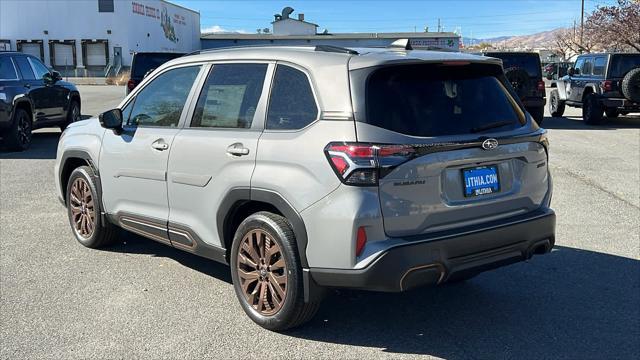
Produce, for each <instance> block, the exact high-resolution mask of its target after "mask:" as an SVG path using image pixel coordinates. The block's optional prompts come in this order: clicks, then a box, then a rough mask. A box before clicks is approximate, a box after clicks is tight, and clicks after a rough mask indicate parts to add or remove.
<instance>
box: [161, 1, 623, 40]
mask: <svg viewBox="0 0 640 360" xmlns="http://www.w3.org/2000/svg"><path fill="white" fill-rule="evenodd" d="M172 1H173V2H174V3H177V4H180V5H183V6H186V7H189V8H191V9H194V10H198V11H200V17H201V18H200V22H201V27H202V29H208V30H221V31H240V32H249V33H254V32H255V31H256V29H258V28H265V27H269V28H270V27H271V24H270V22H271V21H273V14H276V13H280V12H281V10H282V8H284V7H285V6H291V7H293V8H294V9H295V12H294V16H296V15H295V14H297V13H299V12H301V13H304V14H305V19H306V20H307V21H311V22H313V23H316V24H318V25H319V26H320V27H319V31H322V30H323V29H325V28H327V29H329V31H330V32H332V33H340V32H396V31H414V30H417V31H422V30H423V29H424V27H425V26H428V27H429V30H430V31H436V30H437V27H438V18H440V19H441V23H442V25H443V26H444V30H445V31H453V30H455V29H456V28H457V29H461V30H462V34H463V36H465V37H471V36H473V37H474V38H491V37H498V36H505V35H524V34H532V33H536V32H540V31H545V30H552V29H555V28H558V27H567V26H571V25H572V24H573V20H574V19H577V20H578V21H579V19H580V0H491V1H488V0H487V1H484V0H462V1H459V0H448V1H435V0H423V1H392V0H387V1H364V0H361V1H348V0H343V1H331V0H323V1H321V0H311V1H310V0H307V1H280V0H278V1H274V0H262V1H249V0H235V1H215V0H172ZM613 3H615V0H585V12H589V11H591V10H593V9H594V8H595V7H596V6H597V5H609V4H613Z"/></svg>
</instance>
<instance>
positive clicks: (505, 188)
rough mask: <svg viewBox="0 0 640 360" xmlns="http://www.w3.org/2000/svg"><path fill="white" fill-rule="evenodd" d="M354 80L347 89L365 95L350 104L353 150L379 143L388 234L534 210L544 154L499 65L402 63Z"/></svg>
mask: <svg viewBox="0 0 640 360" xmlns="http://www.w3.org/2000/svg"><path fill="white" fill-rule="evenodd" d="M362 78H363V77H360V79H362ZM364 78H365V79H366V80H365V81H364V83H365V84H366V85H362V84H360V85H358V84H354V88H355V89H356V91H357V92H358V93H362V91H364V92H365V93H366V95H365V104H358V105H356V108H357V114H358V115H357V116H358V117H357V121H356V130H357V136H358V141H359V142H365V143H374V144H380V145H379V150H378V158H377V160H376V162H377V163H378V164H380V167H381V168H380V170H379V174H380V175H379V176H380V179H379V198H380V205H381V208H382V215H383V218H384V227H385V232H386V233H387V234H388V235H389V236H412V235H420V234H426V233H433V232H438V231H444V230H448V229H451V228H453V227H460V226H464V225H473V224H477V223H481V222H487V221H491V220H496V219H500V218H506V217H512V216H516V215H519V214H524V213H527V212H530V211H533V210H535V209H537V208H538V207H540V206H541V204H542V203H543V199H544V197H545V195H546V193H547V189H548V183H547V166H546V152H545V150H544V148H543V146H541V145H540V144H539V143H538V142H536V140H534V139H535V138H537V137H539V135H540V131H538V130H537V126H535V125H532V122H531V120H529V121H527V120H526V119H527V118H526V115H525V113H524V111H523V109H521V108H520V106H519V105H518V104H517V103H516V101H515V100H514V96H515V95H513V94H512V93H510V92H509V91H508V90H507V86H505V84H506V79H504V77H503V76H502V71H501V68H500V67H499V66H496V65H479V64H468V65H459V64H457V66H448V65H446V64H420V65H405V66H394V67H387V68H382V69H379V70H376V71H373V72H372V73H371V74H370V75H369V76H366V77H364ZM361 82H362V81H361ZM358 89H359V90H358ZM356 97H358V94H356ZM361 105H364V106H361ZM358 107H359V108H358ZM536 131H538V132H536ZM530 133H534V135H532V136H527V134H530ZM483 144H484V145H483Z"/></svg>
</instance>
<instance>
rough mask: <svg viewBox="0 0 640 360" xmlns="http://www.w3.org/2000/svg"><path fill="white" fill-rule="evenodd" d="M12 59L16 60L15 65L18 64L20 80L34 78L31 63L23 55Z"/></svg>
mask: <svg viewBox="0 0 640 360" xmlns="http://www.w3.org/2000/svg"><path fill="white" fill-rule="evenodd" d="M14 60H15V61H16V65H18V69H20V74H22V80H35V79H36V76H35V75H34V74H33V70H32V69H31V65H30V64H29V61H28V60H27V58H26V57H25V56H16V57H15V58H14Z"/></svg>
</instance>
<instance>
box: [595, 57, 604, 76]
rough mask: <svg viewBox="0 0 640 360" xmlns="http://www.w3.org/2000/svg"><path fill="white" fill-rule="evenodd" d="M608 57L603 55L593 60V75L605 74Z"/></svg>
mask: <svg viewBox="0 0 640 360" xmlns="http://www.w3.org/2000/svg"><path fill="white" fill-rule="evenodd" d="M605 62H606V59H605V58H604V57H602V56H600V57H597V58H596V59H595V60H594V61H593V75H603V74H604V66H605Z"/></svg>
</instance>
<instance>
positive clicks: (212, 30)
mask: <svg viewBox="0 0 640 360" xmlns="http://www.w3.org/2000/svg"><path fill="white" fill-rule="evenodd" d="M200 32H202V33H203V34H208V33H213V34H216V33H217V34H221V33H222V34H225V33H227V34H233V33H237V34H248V32H247V31H246V30H242V29H238V30H231V29H225V28H223V27H222V26H220V25H212V26H207V27H205V28H202V29H200Z"/></svg>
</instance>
